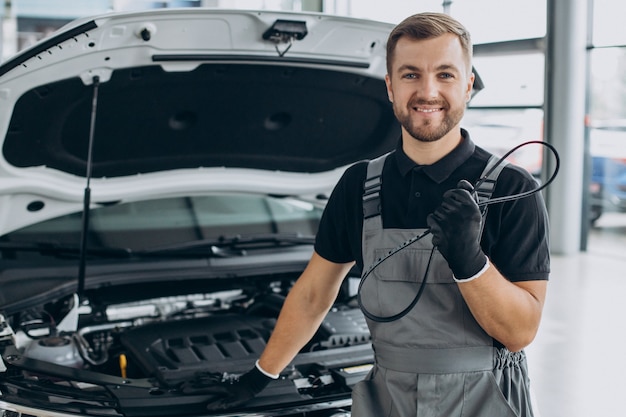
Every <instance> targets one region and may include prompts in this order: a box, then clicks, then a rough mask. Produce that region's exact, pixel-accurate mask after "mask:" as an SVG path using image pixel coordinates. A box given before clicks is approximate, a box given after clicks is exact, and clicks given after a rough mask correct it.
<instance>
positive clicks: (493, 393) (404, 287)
mask: <svg viewBox="0 0 626 417" xmlns="http://www.w3.org/2000/svg"><path fill="white" fill-rule="evenodd" d="M385 156H386V155H385ZM385 156H383V157H381V158H378V159H377V160H374V161H371V162H370V164H369V166H368V176H367V178H368V180H366V191H365V193H364V212H365V218H364V224H363V262H364V265H365V267H366V268H367V266H368V265H372V264H373V263H374V262H375V261H376V260H377V259H379V258H380V257H382V256H383V255H385V254H386V253H388V252H389V251H390V250H391V249H393V248H396V247H397V246H398V245H401V244H402V243H403V242H405V241H407V240H408V239H410V238H412V237H414V236H416V235H419V234H420V233H422V232H423V229H409V230H407V229H383V228H382V220H381V215H380V197H379V195H380V194H379V191H380V185H381V184H382V179H381V173H382V167H383V164H384V159H385ZM494 183H495V181H494ZM372 201H375V202H374V203H372ZM368 207H370V208H371V207H375V209H374V213H373V215H372V213H371V212H370V213H369V216H368ZM431 250H432V243H431V235H430V234H429V235H427V236H426V237H425V238H423V239H421V240H418V241H417V242H415V243H413V244H411V245H410V246H408V247H405V248H403V249H402V250H400V251H399V252H397V253H396V254H394V255H393V256H392V257H391V258H389V259H388V260H386V261H384V262H382V263H381V264H380V265H379V266H378V267H377V268H376V269H374V271H373V272H372V273H371V274H370V275H369V277H368V278H367V280H366V281H364V282H363V286H362V288H361V299H362V300H363V306H364V307H365V308H366V309H367V310H368V311H369V312H370V313H372V314H375V315H377V316H383V317H387V316H392V315H394V314H397V313H398V312H400V311H402V310H403V309H404V308H405V307H406V306H408V305H409V304H410V303H411V301H412V300H413V298H414V297H415V295H416V293H417V291H418V288H419V286H420V284H421V282H422V280H423V277H424V272H425V269H426V265H427V264H428V260H429V257H430V255H431ZM457 285H458V284H456V283H455V282H454V280H453V279H452V272H451V271H450V269H449V268H448V265H447V262H446V261H445V259H444V258H443V257H442V256H441V254H440V253H439V252H438V251H435V252H434V254H433V258H432V261H431V266H430V269H429V272H428V279H427V283H426V287H425V289H424V291H423V294H422V297H421V298H420V300H419V302H418V303H417V305H416V306H415V307H414V308H413V309H412V310H410V311H409V312H408V314H407V315H405V316H404V317H402V318H400V319H399V320H396V321H392V322H388V323H381V322H376V321H373V320H369V319H368V320H367V323H368V326H369V329H370V332H371V334H372V345H373V348H374V351H375V360H376V362H375V365H374V368H373V369H372V370H371V372H370V373H369V374H368V376H367V377H366V378H365V380H363V381H361V382H359V383H358V384H357V385H356V386H355V387H354V390H353V393H352V399H353V406H352V416H353V417H409V416H418V417H516V416H517V417H532V416H533V413H532V409H531V405H530V393H529V392H528V377H527V368H526V360H525V354H524V353H523V352H517V353H511V352H509V351H508V350H506V349H499V348H495V347H493V339H492V338H491V337H490V336H489V335H487V333H485V331H484V330H483V329H482V328H481V327H480V326H479V325H478V323H477V322H476V320H475V319H474V317H473V316H472V314H471V313H470V311H469V309H468V307H467V305H466V303H465V301H464V300H463V297H462V296H461V293H460V291H459V289H458V286H457Z"/></svg>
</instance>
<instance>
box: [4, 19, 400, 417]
mask: <svg viewBox="0 0 626 417" xmlns="http://www.w3.org/2000/svg"><path fill="white" fill-rule="evenodd" d="M391 28H392V25H390V24H387V23H380V22H374V21H367V20H356V19H351V18H344V17H335V16H329V15H323V14H300V13H297V14H296V13H278V12H265V11H228V10H219V9H202V8H188V9H161V10H153V11H149V12H145V11H144V12H137V13H132V12H129V13H112V14H108V15H103V16H97V17H94V18H88V19H80V20H78V21H75V22H72V23H71V24H69V25H67V26H65V27H63V28H62V29H60V30H58V31H57V32H55V33H53V34H52V35H51V36H49V37H48V38H45V39H43V40H42V41H40V42H39V43H38V44H36V45H34V46H32V47H31V48H29V49H27V50H24V51H22V52H21V53H19V54H18V55H16V56H15V57H13V58H12V59H10V60H8V61H6V62H4V63H3V65H1V66H0V141H1V145H2V146H1V148H2V157H1V158H0V202H1V203H0V288H1V290H0V352H1V359H2V360H1V362H0V414H1V415H3V416H51V417H52V416H54V417H62V416H63V417H64V416H98V417H100V416H107V417H112V416H126V417H131V416H185V415H190V416H192V415H193V416H201V415H208V414H207V411H206V409H205V404H206V402H207V399H208V397H207V396H206V395H202V394H195V395H189V394H184V393H182V392H181V390H180V387H181V384H183V383H184V382H185V381H189V380H191V379H193V378H197V377H198V375H202V374H203V373H206V372H214V373H221V374H222V375H224V377H225V378H228V377H230V376H232V375H236V374H240V373H242V372H244V371H247V370H248V369H250V368H251V367H252V366H253V364H254V362H255V360H256V359H257V358H258V356H259V355H260V353H261V351H262V350H263V347H264V346H265V343H266V341H267V338H268V336H269V334H270V333H271V331H272V328H273V325H274V323H275V319H276V317H277V314H278V311H279V310H280V307H281V304H282V301H283V300H284V297H285V295H286V294H287V293H288V291H289V289H290V287H291V286H292V284H293V282H294V281H295V279H296V278H297V277H298V276H299V274H300V273H301V271H302V270H303V269H304V267H305V265H306V263H307V261H308V259H309V257H310V255H311V253H312V250H313V242H314V235H315V233H316V230H317V224H318V222H319V219H320V216H321V213H322V209H323V206H324V203H325V201H326V199H327V197H328V195H329V193H330V191H331V190H332V187H333V186H334V184H335V182H336V181H337V180H338V178H339V176H340V175H341V174H342V173H343V171H344V170H345V168H346V167H347V166H349V165H350V164H352V163H354V162H356V161H358V160H362V159H365V158H372V157H375V156H378V155H380V154H383V153H384V152H387V151H389V150H391V149H393V148H395V146H396V144H397V141H398V139H399V135H400V130H399V127H398V125H397V123H396V121H395V118H394V115H393V111H392V108H391V105H390V103H389V101H388V99H387V93H386V89H385V84H384V75H385V73H386V69H385V42H386V38H387V35H388V33H389V31H390V30H391ZM350 277H351V278H353V279H354V280H358V278H359V271H353V272H352V273H351V274H350ZM351 278H349V279H347V280H346V285H345V286H344V288H343V289H342V291H341V294H340V296H339V298H338V299H337V301H336V304H335V306H334V307H333V308H332V310H331V312H330V313H329V314H328V316H327V318H326V320H325V321H324V323H323V325H322V326H321V327H320V329H319V331H318V333H317V334H316V335H315V337H314V338H313V340H312V341H311V342H310V343H309V344H308V345H307V346H306V347H305V349H303V350H302V351H301V353H300V354H299V355H298V356H297V358H296V359H295V360H294V361H293V363H292V364H291V365H290V366H289V367H288V368H287V369H286V370H285V371H284V372H283V373H282V375H281V378H280V379H279V380H277V381H276V382H273V383H272V384H270V385H269V386H268V387H267V389H265V390H264V391H263V392H262V393H261V394H259V396H258V397H257V398H255V399H254V400H252V401H251V402H249V403H247V404H245V405H243V406H241V407H239V408H238V409H233V410H227V411H226V412H224V413H223V414H220V415H223V416H226V415H232V416H234V415H237V416H244V415H246V416H270V415H271V416H347V415H349V410H350V404H351V401H350V392H351V387H352V386H353V385H354V383H355V382H357V381H358V380H360V379H361V378H363V376H364V375H365V374H366V373H367V371H368V369H369V367H370V365H371V363H372V360H373V356H372V351H371V345H370V338H369V333H368V330H367V326H366V324H365V320H364V318H363V316H362V314H361V312H360V310H359V309H358V307H357V306H356V304H355V300H354V295H355V294H354V291H353V289H352V288H353V287H354V286H353V285H350V283H351V282H350V281H351Z"/></svg>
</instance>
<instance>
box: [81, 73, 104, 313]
mask: <svg viewBox="0 0 626 417" xmlns="http://www.w3.org/2000/svg"><path fill="white" fill-rule="evenodd" d="M99 86H100V77H98V76H95V77H93V98H92V100H91V121H90V125H89V145H88V149H87V172H86V174H85V177H86V178H87V184H86V186H85V194H84V197H83V223H82V229H81V242H80V261H79V265H78V290H77V293H78V301H79V302H80V300H81V299H82V295H83V292H84V291H85V267H86V262H87V234H88V233H89V207H90V206H91V188H90V184H91V165H92V160H93V155H92V153H93V142H94V136H95V128H96V111H97V109H98V88H99Z"/></svg>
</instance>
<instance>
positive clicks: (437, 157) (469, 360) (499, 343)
mask: <svg viewBox="0 0 626 417" xmlns="http://www.w3.org/2000/svg"><path fill="white" fill-rule="evenodd" d="M471 61H472V45H471V40H470V36H469V34H468V32H467V30H466V29H465V28H464V27H463V26H462V25H461V24H460V23H458V22H457V21H456V20H454V19H452V18H450V17H449V16H447V15H444V14H438V13H422V14H417V15H414V16H411V17H409V18H407V19H406V20H404V21H403V22H402V23H400V24H399V25H398V26H397V27H396V28H395V29H394V30H393V31H392V33H391V34H390V36H389V39H388V43H387V71H388V74H387V76H386V78H385V81H386V85H387V92H388V96H389V100H390V101H391V103H392V105H393V110H394V113H395V115H396V117H397V119H398V120H399V121H400V123H401V125H402V137H401V141H400V143H399V145H398V148H397V149H396V151H395V152H393V153H391V154H390V155H388V156H386V157H385V158H383V159H380V161H381V162H380V164H379V168H378V170H379V171H382V176H381V177H380V178H381V179H382V183H381V185H380V187H379V189H377V190H375V192H374V197H375V201H376V204H375V206H376V207H380V210H378V209H375V210H374V212H373V213H368V210H369V209H367V210H366V212H365V215H364V214H363V213H364V211H363V210H364V204H369V203H364V199H365V200H367V199H368V198H370V197H371V196H367V197H364V183H368V182H369V181H371V178H374V177H378V176H379V173H377V172H376V169H375V168H372V167H373V166H374V165H375V164H368V163H366V162H363V163H358V164H355V165H354V166H352V167H351V168H349V169H348V170H347V171H346V172H345V174H344V176H343V177H342V178H341V180H340V181H339V183H338V184H337V186H336V188H335V190H334V191H333V194H332V196H331V198H330V200H329V202H328V205H327V208H326V211H325V213H324V215H323V218H322V221H321V224H320V229H319V232H318V236H317V240H316V244H315V252H314V254H313V256H312V258H311V260H310V262H309V264H308V266H307V267H306V269H305V271H304V272H303V273H302V275H301V276H300V278H299V279H298V281H297V282H296V283H295V285H294V287H293V289H292V290H291V291H290V293H289V296H288V297H287V299H286V301H285V304H284V306H283V309H282V311H281V313H280V316H279V318H278V321H277V324H276V327H275V330H274V331H273V334H272V336H271V338H270V340H269V341H268V344H267V347H266V349H265V351H264V352H263V354H262V356H261V358H260V359H259V361H258V362H257V366H256V367H255V368H254V369H253V370H252V371H250V372H248V373H247V374H244V375H243V376H242V377H241V378H240V379H239V381H238V383H235V384H233V385H230V386H217V387H215V392H216V393H222V394H225V397H223V398H220V399H219V400H217V401H215V402H212V403H210V404H209V405H208V407H209V409H217V408H220V407H225V406H227V405H228V404H231V405H232V404H240V403H242V402H244V401H246V400H248V399H250V398H252V397H253V396H254V395H256V393H258V392H259V391H260V390H262V389H263V388H264V387H265V386H266V385H267V383H268V382H269V381H271V378H275V377H277V375H278V374H279V373H280V372H281V370H283V369H284V368H285V367H286V366H287V365H288V364H289V363H290V362H291V360H292V359H293V358H294V357H295V356H296V354H297V353H298V351H299V350H300V349H301V347H302V346H304V345H305V344H306V343H307V342H308V341H309V339H310V338H311V337H312V336H313V335H314V333H315V331H316V330H317V329H318V327H319V325H320V323H321V322H322V320H323V318H324V317H325V315H326V313H327V312H328V310H329V308H330V307H331V306H332V304H333V301H334V300H335V298H336V296H337V294H338V291H339V288H340V286H341V283H342V281H343V279H344V277H345V276H346V274H347V273H348V271H349V270H350V269H351V267H352V266H353V265H354V263H355V262H356V263H357V265H358V266H359V267H360V268H361V270H363V271H366V270H367V268H368V267H369V266H371V265H372V264H373V263H375V262H376V260H377V259H379V258H380V256H381V254H385V253H388V252H389V250H390V249H393V248H395V247H397V246H398V245H401V244H402V243H403V242H405V241H407V240H408V239H410V238H411V237H413V236H417V235H420V234H422V233H424V231H428V232H429V233H425V237H424V238H423V239H420V240H419V241H417V242H415V244H411V245H409V246H407V247H406V248H404V249H402V250H400V251H398V252H397V253H396V254H394V255H393V256H391V257H390V258H389V259H387V260H386V261H385V262H383V263H381V264H380V265H379V266H378V267H377V268H375V269H374V270H373V271H372V274H371V276H368V277H367V279H366V281H364V282H363V286H362V288H361V300H362V307H363V309H364V311H366V312H367V313H368V314H367V315H368V316H369V317H370V318H369V319H368V325H369V327H370V331H371V334H372V345H373V348H374V352H375V358H376V363H375V366H374V368H373V369H372V371H371V372H370V373H369V375H368V376H367V377H366V379H365V380H364V381H362V382H360V383H358V384H357V385H356V386H355V389H354V391H353V409H352V415H353V416H355V417H363V416H372V417H373V416H377V417H381V416H416V415H417V416H442V417H443V416H445V417H453V416H474V417H476V416H486V417H496V416H497V417H507V416H508V417H514V416H532V415H533V414H532V408H531V405H530V399H529V392H528V377H527V370H526V359H525V355H524V352H523V350H522V349H523V348H524V347H525V346H527V345H528V344H529V343H530V342H531V341H532V340H533V338H534V337H535V334H536V332H537V329H538V326H539V322H540V318H541V312H542V308H543V304H544V299H545V294H546V287H547V279H548V275H549V252H548V220H547V214H546V210H545V206H544V203H543V200H542V197H541V195H540V194H538V193H537V194H534V195H532V196H530V197H527V198H523V199H520V200H516V201H513V202H507V203H503V204H498V205H492V206H490V207H489V210H488V212H487V216H486V218H484V219H483V217H482V216H481V210H480V208H479V206H478V204H477V203H476V200H475V199H474V190H473V188H472V185H471V184H475V183H476V181H477V180H478V179H479V177H480V176H481V174H482V173H483V171H484V169H485V166H486V164H487V162H488V159H489V157H490V154H489V153H487V152H486V151H485V150H483V149H481V148H479V147H476V146H475V145H474V143H473V142H472V141H471V139H470V137H469V134H468V132H466V131H465V130H463V129H461V127H460V122H461V119H462V117H463V114H464V111H465V106H466V103H467V102H468V101H469V99H470V93H471V91H472V85H473V82H474V74H473V73H472V62H471ZM368 169H369V170H370V171H368ZM368 172H369V174H368ZM366 178H370V179H366ZM535 186H536V184H535V182H534V180H533V179H532V177H531V176H530V175H529V174H528V173H527V172H526V171H524V170H522V169H520V168H517V167H514V166H512V165H508V166H507V167H505V168H503V169H502V171H501V173H500V175H499V177H498V180H497V185H496V187H495V191H494V194H493V195H494V197H496V196H502V195H511V194H517V193H520V192H523V191H527V190H530V189H533V188H534V187H535ZM375 188H376V187H375ZM378 201H380V203H378ZM368 207H370V206H369V205H368ZM365 208H367V207H365ZM481 236H482V239H481ZM433 248H436V250H434V249H433ZM423 281H426V282H427V285H425V288H424V291H423V293H422V294H421V298H420V299H419V300H418V302H417V303H416V304H415V306H414V307H412V308H410V309H408V311H407V312H406V314H404V315H402V314H397V313H398V312H399V311H400V310H402V308H403V307H402V306H410V305H411V302H412V300H413V299H414V297H415V294H416V293H417V291H418V289H419V288H420V286H421V283H422V282H423ZM394 315H398V316H399V317H394V319H393V320H391V319H388V318H389V317H393V316H394ZM377 317H378V318H380V320H377V319H376V318H377ZM372 318H374V319H372Z"/></svg>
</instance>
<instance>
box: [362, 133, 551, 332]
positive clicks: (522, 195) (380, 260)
mask: <svg viewBox="0 0 626 417" xmlns="http://www.w3.org/2000/svg"><path fill="white" fill-rule="evenodd" d="M532 144H540V145H542V146H545V147H547V148H548V149H549V150H550V151H551V152H552V154H553V155H554V158H555V161H556V165H555V167H554V172H553V173H552V175H551V176H550V178H548V180H547V181H546V182H545V183H544V184H542V185H540V186H537V187H536V188H533V189H532V190H529V191H525V192H522V193H518V194H513V195H510V196H504V197H497V198H490V199H488V200H487V201H484V202H482V203H478V206H479V207H484V206H488V205H491V204H497V203H504V202H506V201H513V200H519V199H521V198H525V197H528V196H530V195H533V194H535V193H538V192H539V191H541V190H543V189H544V188H546V187H547V186H548V185H550V184H551V183H552V182H553V181H554V179H555V178H556V176H557V174H558V172H559V168H560V166H561V159H560V157H559V153H558V152H557V150H556V148H555V147H554V146H552V145H550V144H549V143H546V142H543V141H529V142H524V143H522V144H520V145H517V146H516V147H514V148H513V149H511V150H510V151H508V152H507V153H505V154H504V155H503V156H502V157H501V158H500V159H498V161H497V162H496V163H495V164H494V166H493V167H491V169H489V170H488V171H487V172H486V173H485V175H483V176H482V177H481V178H479V179H478V181H477V182H476V184H474V186H473V188H474V190H476V189H477V188H478V187H479V186H480V185H481V184H482V183H483V182H485V180H486V179H487V178H488V177H489V175H490V174H491V173H492V172H493V171H494V170H495V169H496V168H497V167H498V166H500V165H501V164H502V163H504V161H505V160H506V158H508V157H509V155H511V154H512V153H513V152H515V151H517V150H518V149H519V148H521V147H523V146H526V145H532ZM429 234H430V229H427V230H425V231H424V232H423V233H421V234H420V235H417V236H414V237H412V238H411V239H409V240H407V241H405V242H403V243H401V244H400V245H399V246H397V247H395V248H393V249H391V250H390V251H389V252H387V254H386V255H384V256H382V257H380V258H378V259H377V260H376V261H374V263H373V264H372V265H371V266H370V267H369V268H368V269H367V271H366V272H365V274H363V277H362V278H361V281H360V282H359V287H358V289H357V302H358V304H359V307H360V308H361V311H362V312H363V315H364V316H365V317H367V318H368V319H370V320H372V321H375V322H378V323H389V322H392V321H396V320H399V319H401V318H402V317H404V316H406V315H407V314H408V313H409V311H411V310H412V309H413V307H415V305H416V304H417V302H418V301H419V299H420V298H421V296H422V293H423V292H424V288H425V286H426V285H425V284H426V279H427V278H428V272H429V271H430V264H431V261H432V258H433V254H434V252H435V247H434V246H433V248H432V250H431V252H430V257H429V258H428V264H427V265H426V271H424V278H423V279H422V283H421V284H420V287H419V289H418V290H417V294H416V295H415V297H414V298H413V300H412V301H411V303H409V305H408V306H407V307H406V308H404V309H403V310H402V311H400V312H399V313H397V314H393V315H391V316H378V315H376V314H373V313H371V312H370V311H369V310H367V309H366V308H365V305H364V304H363V302H362V300H361V288H362V287H363V284H364V283H365V280H366V279H367V277H368V276H369V274H371V273H372V271H374V269H376V268H377V267H378V266H379V265H380V264H382V263H383V262H384V261H386V260H387V259H389V258H390V257H391V256H393V255H395V254H396V253H398V252H400V251H401V250H402V249H404V248H406V247H408V246H409V245H412V244H413V243H415V242H417V241H418V240H421V239H423V238H424V237H426V236H428V235H429Z"/></svg>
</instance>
